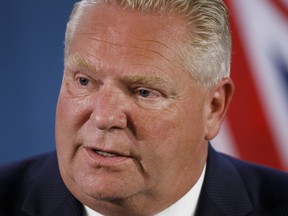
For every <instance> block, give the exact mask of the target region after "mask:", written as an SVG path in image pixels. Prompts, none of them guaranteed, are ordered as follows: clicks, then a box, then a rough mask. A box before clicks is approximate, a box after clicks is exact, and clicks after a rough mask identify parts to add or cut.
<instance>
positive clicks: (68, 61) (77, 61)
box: [65, 55, 98, 73]
mask: <svg viewBox="0 0 288 216" xmlns="http://www.w3.org/2000/svg"><path fill="white" fill-rule="evenodd" d="M65 65H66V66H79V67H83V68H86V69H88V70H90V71H92V72H95V73H96V72H97V71H98V69H97V67H96V66H95V65H94V64H92V63H91V62H90V61H89V60H87V59H85V58H82V57H81V56H79V55H73V56H68V57H66V58H65Z"/></svg>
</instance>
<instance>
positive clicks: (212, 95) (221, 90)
mask: <svg viewBox="0 0 288 216" xmlns="http://www.w3.org/2000/svg"><path fill="white" fill-rule="evenodd" d="M209 91H210V92H209V94H208V100H207V106H208V109H207V110H208V113H207V119H206V127H205V139H206V140H211V139H213V138H214V137H215V136H216V135H217V134H218V133H219V130H220V127H221V124H222V122H223V120H224V117H225V115H226V113H227V110H228V107H229V104H230V102H231V99H232V96H233V93H234V84H233V81H232V80H231V79H230V78H224V79H223V80H221V81H220V82H219V83H217V84H216V85H215V86H214V87H212V88H211V89H210V90H209Z"/></svg>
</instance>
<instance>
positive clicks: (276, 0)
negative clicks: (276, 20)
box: [270, 0, 288, 19]
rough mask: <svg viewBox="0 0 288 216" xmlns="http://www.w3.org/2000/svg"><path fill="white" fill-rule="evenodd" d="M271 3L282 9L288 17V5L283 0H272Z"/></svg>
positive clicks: (279, 9)
mask: <svg viewBox="0 0 288 216" xmlns="http://www.w3.org/2000/svg"><path fill="white" fill-rule="evenodd" d="M270 3H271V4H274V6H275V7H276V8H277V9H278V11H280V12H281V13H282V14H283V16H285V17H286V19H288V7H287V5H285V4H284V3H283V2H282V1H281V0H271V1H270Z"/></svg>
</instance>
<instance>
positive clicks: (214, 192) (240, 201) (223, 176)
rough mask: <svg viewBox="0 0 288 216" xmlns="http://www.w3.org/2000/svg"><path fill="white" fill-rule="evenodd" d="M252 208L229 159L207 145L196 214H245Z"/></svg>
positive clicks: (212, 215)
mask: <svg viewBox="0 0 288 216" xmlns="http://www.w3.org/2000/svg"><path fill="white" fill-rule="evenodd" d="M252 209H253V207H252V203H251V201H250V198H249V194H248V192H247V189H246V187H245V185H244V183H243V181H242V180H241V176H240V175H239V173H238V171H237V169H236V168H235V167H234V166H233V165H232V164H231V162H230V161H229V159H228V158H227V157H226V156H224V155H222V154H220V153H217V152H216V151H214V149H213V148H212V147H211V146H209V152H208V160H207V170H206V175H205V179H204V183H203V188H202V191H201V195H200V198H199V203H198V209H197V213H196V215H197V216H200V215H201V216H202V215H205V216H210V215H211V216H218V215H219V216H220V215H233V216H243V215H247V214H248V213H249V212H251V211H252Z"/></svg>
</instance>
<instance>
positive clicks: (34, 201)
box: [22, 154, 83, 216]
mask: <svg viewBox="0 0 288 216" xmlns="http://www.w3.org/2000/svg"><path fill="white" fill-rule="evenodd" d="M22 211H23V212H25V213H26V214H28V215H30V216H33V215H35V216H36V215H42V216H46V215H47V216H48V215H49V216H56V215H59V216H60V215H69V216H82V214H83V206H82V204H81V203H80V202H79V201H78V200H76V199H75V198H74V197H73V196H72V194H71V193H70V192H69V191H68V189H67V188H66V186H65V185H64V183H63V181H62V179H61V177H60V173H59V169H58V163H57V158H56V154H53V155H51V156H50V157H49V159H48V160H47V161H46V162H45V164H44V165H43V166H42V168H41V170H40V172H39V174H38V175H37V177H36V179H35V183H34V184H33V186H32V190H31V191H30V192H29V194H28V196H27V197H26V199H25V201H24V203H23V205H22Z"/></svg>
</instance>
